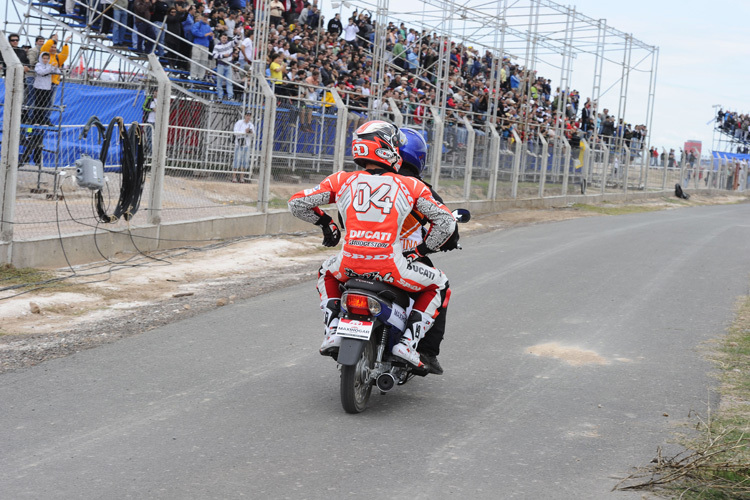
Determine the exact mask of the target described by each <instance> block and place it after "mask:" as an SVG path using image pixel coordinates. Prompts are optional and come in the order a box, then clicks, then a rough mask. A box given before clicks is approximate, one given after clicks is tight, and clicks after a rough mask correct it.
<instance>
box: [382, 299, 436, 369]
mask: <svg viewBox="0 0 750 500" xmlns="http://www.w3.org/2000/svg"><path fill="white" fill-rule="evenodd" d="M432 323H433V320H432V318H430V317H428V316H426V315H425V314H424V313H422V312H420V311H412V312H411V314H410V315H409V319H408V320H407V322H406V329H405V330H404V333H403V335H402V336H401V340H399V341H398V343H397V344H396V345H394V346H393V349H392V350H391V354H393V355H394V356H398V357H399V358H401V359H403V360H404V361H408V362H409V363H410V364H412V365H414V366H415V367H417V368H424V363H422V360H421V359H420V357H419V353H418V352H417V344H418V343H419V339H421V338H422V337H423V336H424V334H425V332H426V331H427V330H429V329H430V327H431V326H432Z"/></svg>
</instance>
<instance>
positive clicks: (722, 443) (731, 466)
mask: <svg viewBox="0 0 750 500" xmlns="http://www.w3.org/2000/svg"><path fill="white" fill-rule="evenodd" d="M736 311H737V312H736V315H735V319H734V322H733V323H732V326H731V327H730V328H729V331H728V333H727V335H725V336H724V337H722V338H721V339H719V340H718V341H717V343H716V345H715V346H713V348H712V351H711V355H710V358H711V360H712V361H713V362H714V364H715V366H716V369H717V373H716V375H717V378H718V379H719V381H720V385H719V392H720V393H721V396H722V405H721V407H720V408H712V409H711V412H710V414H709V417H708V418H706V419H700V421H699V422H698V425H697V428H698V430H699V431H700V432H699V433H698V436H697V437H695V434H693V435H692V437H691V438H689V439H688V438H683V439H682V440H681V441H682V442H681V444H682V445H683V446H684V447H685V451H684V452H683V453H681V454H680V455H678V456H677V457H673V458H669V459H665V460H663V461H661V460H660V461H659V462H658V463H657V464H656V465H653V466H650V467H648V468H646V469H643V470H640V471H639V472H638V473H636V474H634V475H633V476H631V477H630V478H628V480H627V481H628V482H630V483H631V484H630V485H625V486H623V485H622V484H621V485H620V486H619V487H620V489H647V490H650V491H652V492H654V493H656V494H658V495H660V496H664V497H668V498H680V499H686V500H698V499H701V500H703V499H712V500H729V499H750V297H742V299H740V300H739V301H738V304H737V308H736ZM633 480H635V481H636V482H635V483H632V482H633ZM638 481H643V482H641V483H638Z"/></svg>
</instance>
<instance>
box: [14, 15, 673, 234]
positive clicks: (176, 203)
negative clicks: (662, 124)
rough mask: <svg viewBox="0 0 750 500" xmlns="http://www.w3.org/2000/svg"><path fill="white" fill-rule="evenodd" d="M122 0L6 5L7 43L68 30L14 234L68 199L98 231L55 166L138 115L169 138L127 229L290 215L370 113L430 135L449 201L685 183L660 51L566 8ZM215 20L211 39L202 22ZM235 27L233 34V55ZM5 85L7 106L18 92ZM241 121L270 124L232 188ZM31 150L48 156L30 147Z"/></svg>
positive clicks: (114, 151)
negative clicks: (663, 159)
mask: <svg viewBox="0 0 750 500" xmlns="http://www.w3.org/2000/svg"><path fill="white" fill-rule="evenodd" d="M126 3H127V2H123V0H115V1H114V2H108V1H100V2H85V1H79V0H75V1H74V0H66V1H58V0H54V1H53V0H50V1H45V2H28V1H27V0H16V1H15V2H9V3H7V4H6V6H5V11H6V15H5V25H4V26H3V29H4V33H5V34H10V33H17V34H18V35H19V39H20V42H19V45H21V46H23V45H28V46H30V47H34V45H35V44H36V38H37V37H38V36H41V37H42V38H41V40H40V43H47V42H48V41H49V40H50V38H51V37H52V34H53V33H55V34H57V41H58V45H59V43H60V42H61V41H63V40H64V39H66V38H68V37H71V40H70V43H69V46H68V48H67V51H68V54H67V61H66V63H65V65H64V68H63V71H62V74H61V75H60V82H59V84H58V85H57V86H56V87H55V88H56V91H55V92H54V94H55V95H54V100H53V101H52V102H51V104H50V105H49V108H47V109H45V110H43V113H42V115H41V116H42V119H39V118H38V117H39V112H40V110H39V109H38V108H39V106H35V105H34V102H33V101H32V100H31V99H30V98H29V92H28V91H27V92H26V94H25V96H24V97H23V98H22V99H21V104H20V105H21V107H22V112H21V115H22V116H21V119H20V122H21V123H22V125H23V126H22V127H21V130H23V134H22V136H21V137H19V152H20V154H19V160H21V161H20V165H19V173H18V176H19V182H18V187H17V191H16V192H14V195H13V196H14V198H16V205H17V207H16V210H15V215H14V218H15V223H14V225H13V226H11V228H8V227H7V226H6V234H7V232H8V231H9V230H10V229H12V231H11V233H13V232H15V234H16V237H19V236H22V237H24V238H34V237H41V236H43V235H46V234H49V233H50V232H53V231H54V232H56V231H57V226H58V224H57V223H58V222H59V221H58V220H56V219H55V217H53V216H52V215H51V214H50V212H49V210H50V208H49V207H50V205H51V203H49V201H48V199H50V200H55V199H59V197H60V195H64V196H65V200H66V212H67V213H66V215H65V216H64V217H62V219H63V220H62V221H61V222H62V224H61V225H60V227H61V231H62V232H63V233H68V232H74V231H76V229H77V230H82V229H86V228H85V227H84V228H82V227H81V224H82V223H83V224H87V225H88V226H90V227H93V226H97V224H98V222H97V221H96V218H95V216H94V215H92V214H91V209H90V201H89V198H90V193H88V192H87V191H86V190H82V189H77V188H75V187H74V186H73V185H69V186H66V185H65V184H63V185H62V186H59V182H58V181H59V176H57V175H52V174H56V173H58V172H59V171H60V170H61V169H65V167H66V166H69V165H71V164H72V163H73V162H74V161H75V160H76V159H77V158H78V157H80V156H81V155H82V154H88V155H90V156H94V157H96V156H98V154H99V151H100V149H101V146H100V143H99V140H98V138H97V136H96V134H94V133H92V134H89V135H87V136H85V137H84V134H83V133H82V131H83V129H84V126H85V124H86V123H87V121H88V119H89V118H90V117H91V116H93V115H96V116H97V117H98V118H99V119H100V120H101V121H102V122H103V123H108V122H109V120H111V119H112V118H114V117H116V116H121V117H123V119H124V122H125V123H132V122H138V123H140V124H141V126H142V127H143V129H144V136H147V137H148V138H149V141H152V142H153V144H151V142H149V145H148V147H147V164H148V167H149V168H150V169H151V171H152V172H154V173H156V174H159V175H164V181H163V183H162V182H161V181H159V180H158V176H157V175H155V176H153V177H152V176H148V178H147V179H146V184H145V188H144V198H143V199H144V203H143V206H142V209H141V212H140V213H138V214H135V216H134V218H133V219H132V220H131V221H129V224H130V225H133V224H135V225H137V224H138V223H141V224H155V223H157V224H158V223H177V222H185V221H194V220H198V219H206V218H213V217H226V216H241V215H245V214H252V213H258V212H261V213H265V212H267V211H268V210H269V209H273V208H275V207H279V208H281V207H283V206H284V201H285V193H286V192H287V191H288V190H290V189H296V187H295V185H296V184H297V183H299V182H303V181H304V182H310V181H313V180H315V179H320V178H322V177H323V176H324V175H327V174H329V173H331V172H333V171H335V170H338V169H343V168H353V164H352V163H351V161H350V160H351V156H350V151H349V150H348V148H347V144H348V143H349V142H350V139H351V134H352V132H353V130H354V129H355V128H356V126H357V125H358V124H361V123H362V122H363V121H365V120H367V119H373V118H384V119H389V120H393V121H394V122H396V123H397V124H398V125H401V126H410V127H413V128H416V129H418V130H420V131H421V132H422V133H423V134H424V135H425V137H426V139H427V141H428V144H429V145H430V149H429V155H428V165H429V166H428V170H427V172H426V175H427V178H428V180H430V181H431V182H432V184H433V185H435V186H437V187H438V188H439V189H440V191H441V192H444V193H445V194H444V197H445V198H446V199H447V200H490V201H492V200H498V199H506V198H508V199H512V198H529V197H549V196H564V195H568V194H571V193H574V192H578V193H582V192H585V191H586V189H587V188H588V189H589V191H588V192H589V193H591V192H595V193H601V194H604V193H615V192H625V191H627V190H629V189H630V190H633V189H641V190H660V189H664V188H665V186H667V185H669V184H672V182H671V180H672V179H671V177H668V176H671V175H672V174H671V173H669V174H668V173H667V169H664V172H663V173H662V172H661V171H660V172H658V176H655V175H654V174H655V173H656V172H653V171H651V169H650V168H649V161H648V160H649V159H650V158H649V155H648V150H649V149H650V146H651V145H650V142H649V141H650V134H649V130H650V123H651V115H652V111H653V104H654V96H655V85H656V67H657V65H658V48H656V47H654V46H651V45H648V44H646V43H644V42H641V41H639V40H637V39H635V38H634V37H633V36H632V35H629V34H627V33H625V32H623V31H619V30H617V29H615V28H613V27H611V26H609V25H608V24H607V22H606V21H605V20H599V19H596V20H595V19H592V18H589V17H587V16H585V15H583V14H581V13H579V12H576V10H575V9H573V8H570V7H565V6H562V5H559V4H557V3H555V2H552V1H548V0H521V1H516V2H509V1H507V0H501V1H499V2H495V3H491V4H487V3H481V2H468V3H458V2H453V1H448V2H444V1H438V0H426V1H424V2H423V3H422V5H423V8H422V11H421V12H406V11H404V12H400V11H399V10H398V9H399V8H400V6H397V5H390V4H389V2H388V1H387V0H377V1H376V2H375V3H371V2H368V1H363V2H358V1H352V2H348V1H347V2H340V3H338V4H337V7H338V9H339V14H340V18H341V20H340V23H341V26H340V27H339V26H337V25H336V23H335V22H334V23H333V24H331V21H333V15H331V19H324V18H323V17H322V16H321V13H320V11H319V10H318V9H317V5H315V4H312V5H305V4H303V3H293V2H289V1H285V2H284V1H282V2H276V1H268V0H261V1H258V2H256V3H255V5H254V6H253V5H252V4H251V3H247V4H245V2H244V1H242V0H214V1H213V2H212V3H211V4H210V5H211V7H208V6H206V4H205V3H200V2H193V1H190V0H188V1H186V2H181V1H177V2H172V1H167V2H161V1H157V2H156V3H155V5H156V7H154V9H153V11H151V10H149V11H148V12H145V11H143V10H142V9H141V8H140V6H139V8H136V5H135V4H137V3H138V2H135V3H133V8H132V10H130V11H128V10H127V7H126V6H124V5H125V4H126ZM162 4H163V5H162ZM279 4H281V7H279ZM292 5H294V6H295V8H294V9H293V10H286V9H287V7H288V6H292ZM344 7H346V9H347V11H346V12H343V11H344ZM118 10H122V11H123V12H118ZM199 14H205V16H206V17H205V23H204V24H205V26H207V31H206V32H211V33H212V35H209V36H206V35H205V33H206V32H202V31H201V29H202V26H203V24H201V23H202V21H199V19H198V16H199ZM350 18H351V19H352V20H351V22H350V21H349V19H350ZM13 19H17V20H18V22H17V23H14V22H13ZM196 25H198V26H199V27H200V28H199V29H193V28H195V26H196ZM115 28H117V29H115ZM224 33H226V34H228V35H229V34H231V35H232V36H231V37H229V36H228V38H227V41H228V45H227V46H226V47H225V46H224V45H223V44H222V43H221V35H222V34H224ZM115 37H117V38H115ZM211 37H213V38H214V39H215V40H216V41H215V42H212V43H210V46H213V49H214V50H217V49H216V47H217V46H219V47H220V48H219V49H218V50H219V52H215V53H214V55H216V57H214V58H210V59H209V58H208V57H207V51H206V50H204V49H202V47H203V46H202V45H201V43H206V44H208V43H209V42H210V40H206V39H207V38H209V39H210V38H211ZM139 40H140V41H139ZM224 48H227V49H228V51H227V52H224V53H222V52H221V50H223V49H224ZM5 50H6V51H7V50H12V48H6V49H5ZM4 53H6V52H5V51H4ZM218 59H221V60H220V61H219V60H218ZM574 68H575V72H574ZM227 81H230V82H229V85H227ZM217 82H222V83H223V85H222V86H221V89H220V88H219V86H217ZM2 84H3V85H4V87H3V88H2V89H0V90H2V91H3V92H4V93H5V95H6V100H5V101H4V106H5V107H7V106H8V105H9V103H10V102H11V101H10V100H9V97H8V96H9V93H8V91H9V90H10V86H9V85H8V80H7V79H6V80H3V82H2ZM25 86H26V87H27V89H28V87H29V78H27V81H26V82H25ZM157 87H158V89H159V91H158V94H157V98H156V99H155V100H153V99H152V98H153V97H154V93H155V90H156V89H157ZM633 87H635V88H636V89H637V91H636V92H632V88H633ZM618 91H619V96H618V95H616V94H617V92H618ZM166 95H168V96H169V99H164V98H163V96H166ZM635 95H638V96H641V98H640V99H638V98H635V97H633V96H635ZM152 102H154V103H156V104H155V107H154V108H153V109H150V106H151V103H152ZM610 110H611V111H610ZM245 112H248V113H250V115H251V120H252V123H253V124H254V125H255V130H256V131H257V133H256V134H254V135H253V136H252V138H251V139H250V141H251V144H250V146H249V148H247V149H248V152H247V155H248V157H247V164H248V165H249V169H248V170H247V172H246V173H245V175H243V176H241V177H240V178H241V179H243V180H247V181H249V182H248V183H236V184H237V185H233V183H231V182H230V181H231V179H233V178H235V176H233V175H232V173H233V171H232V170H233V169H232V167H233V165H234V160H235V156H236V153H237V151H238V150H237V148H236V140H235V139H236V136H235V133H234V131H233V126H234V124H235V122H237V121H238V120H239V119H240V118H241V117H242V116H243V115H244V114H245ZM159 116H162V117H163V121H162V122H160V121H159V118H158V117H159ZM4 125H5V122H4ZM8 130H9V129H7V128H6V127H5V126H4V128H3V139H4V142H5V139H6V137H7V136H8V134H7V131H8ZM113 141H114V142H113V144H112V146H110V152H111V153H110V155H109V156H108V157H107V158H106V159H105V164H106V165H105V166H106V169H107V170H108V171H109V175H108V183H107V186H108V192H109V193H110V196H111V197H116V194H117V192H119V191H120V188H121V182H122V179H121V176H120V175H119V169H120V158H119V156H118V154H119V153H118V152H119V147H120V143H119V138H117V137H115V138H114V139H113ZM4 147H5V146H4ZM34 148H37V149H40V150H41V151H40V154H38V155H29V154H27V152H28V151H33V150H34ZM649 174H651V177H650V178H649ZM592 189H593V191H592ZM155 190H156V191H160V192H158V193H156V192H154V191H155ZM51 221H54V224H53V223H52V222H51ZM109 227H114V228H118V227H119V228H122V222H119V223H113V225H112V226H109Z"/></svg>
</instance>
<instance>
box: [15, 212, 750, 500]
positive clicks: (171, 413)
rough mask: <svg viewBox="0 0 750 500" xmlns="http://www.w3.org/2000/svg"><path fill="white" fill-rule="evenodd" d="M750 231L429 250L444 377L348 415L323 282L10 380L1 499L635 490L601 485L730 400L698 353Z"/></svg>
mask: <svg viewBox="0 0 750 500" xmlns="http://www.w3.org/2000/svg"><path fill="white" fill-rule="evenodd" d="M749 218H750V205H747V204H745V205H731V206H707V207H697V208H689V209H680V210H673V211H666V212H652V213H644V214H637V215H628V216H619V217H593V218H585V219H577V220H570V221H566V222H560V223H554V224H543V225H535V226H529V227H522V228H517V229H513V230H507V231H501V232H494V233H486V234H482V235H477V236H473V237H468V238H464V239H463V246H464V250H462V251H456V252H451V253H449V254H441V255H438V256H437V257H436V258H435V260H436V261H437V262H438V263H439V264H440V265H441V266H442V267H443V268H444V269H445V271H446V272H447V274H448V276H449V277H450V279H451V283H452V287H453V299H452V302H451V307H450V311H449V317H448V334H447V339H446V341H445V342H444V344H443V353H442V355H441V357H440V359H441V361H442V363H443V366H444V368H445V370H446V373H445V375H444V376H442V377H437V376H431V377H428V378H426V379H418V380H413V381H411V382H410V383H409V384H407V385H405V386H403V387H397V388H396V389H394V390H393V391H392V392H391V393H389V394H388V395H387V396H380V395H378V394H373V396H372V398H371V401H370V407H369V408H368V410H367V411H366V412H365V413H363V414H360V415H356V416H353V415H348V414H345V413H344V412H343V410H342V409H341V405H340V402H339V396H338V372H337V371H336V368H335V364H334V363H333V362H332V361H331V360H329V359H327V358H322V357H321V356H319V355H318V354H317V347H318V345H319V342H320V340H321V338H322V336H321V333H322V328H321V326H320V318H319V312H318V309H317V306H318V304H317V296H316V293H315V291H314V289H313V283H309V284H306V285H304V286H295V287H291V288H286V289H283V290H279V291H277V292H274V293H270V294H267V295H263V296H259V297H256V298H253V299H251V300H248V301H246V302H243V303H238V304H234V305H230V306H227V307H222V308H219V309H217V310H215V311H213V312H211V313H209V314H205V315H203V316H200V317H197V318H192V319H189V320H185V321H183V322H180V323H175V324H172V325H170V326H168V327H164V328H160V329H158V330H154V331H151V332H149V333H147V334H143V335H140V336H136V337H130V338H127V339H124V340H122V341H120V342H117V343H114V344H110V345H106V346H103V347H100V348H97V349H92V350H89V351H84V352H80V353H78V354H76V355H73V356H69V357H67V358H61V359H57V360H52V361H49V362H46V363H43V364H41V365H38V366H36V367H33V368H30V369H25V370H22V371H18V372H12V373H6V374H4V375H2V376H0V497H1V498H4V499H22V498H34V499H38V498H45V499H47V498H65V499H70V498H86V499H88V498H92V499H93V498H107V499H109V498H113V499H114V498H118V499H119V498H169V499H171V498H180V499H187V498H200V499H204V498H222V499H225V498H263V499H265V498H270V499H277V498H290V499H303V498H307V499H323V498H326V499H331V498H368V499H372V498H388V499H401V498H403V499H406V498H408V499H421V498H437V499H442V498H466V499H485V498H486V499H498V498H500V499H504V498H528V499H539V498H553V499H556V498H561V499H567V498H570V499H586V498H592V499H598V498H640V494H638V493H625V492H614V493H612V492H610V490H611V488H612V487H613V486H614V485H615V484H616V482H617V478H618V477H622V476H623V475H625V474H627V473H629V472H630V471H631V470H632V467H634V466H638V465H642V464H646V463H648V462H649V461H650V460H651V459H652V458H653V457H654V456H655V455H656V450H657V447H658V446H667V449H668V450H669V449H670V445H669V442H670V441H671V440H672V438H673V433H674V432H678V431H681V430H682V428H681V426H682V425H683V424H684V423H685V422H688V421H689V420H688V415H689V414H690V412H698V413H700V414H701V415H704V416H705V415H706V413H707V406H708V405H709V404H711V405H714V406H715V405H716V404H717V402H718V401H717V396H716V395H715V393H714V392H712V390H711V388H712V386H713V385H714V384H715V381H714V380H713V379H712V378H711V377H710V371H711V364H710V363H709V362H708V361H706V360H705V358H704V354H705V353H704V347H703V345H704V343H705V342H706V341H708V340H710V339H712V338H716V337H718V336H720V335H721V334H722V332H723V331H724V330H725V328H726V327H727V325H728V324H729V322H730V321H731V319H732V312H733V306H734V303H735V300H736V298H737V297H738V296H740V295H743V294H746V293H747V292H748V271H750V258H748V251H747V249H748V248H750V230H748V229H749V227H750V221H749ZM540 345H542V346H545V345H546V349H547V351H548V352H550V353H552V354H556V355H561V356H562V357H563V359H560V358H555V357H547V356H543V355H534V354H531V353H529V350H530V349H531V350H533V351H535V352H540V353H541V354H544V353H545V352H547V351H544V350H539V349H542V348H539V347H534V346H540ZM568 361H574V362H575V361H580V362H583V364H581V365H578V366H575V365H573V364H571V363H570V362H568Z"/></svg>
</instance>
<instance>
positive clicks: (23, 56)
mask: <svg viewBox="0 0 750 500" xmlns="http://www.w3.org/2000/svg"><path fill="white" fill-rule="evenodd" d="M20 42H21V37H20V35H18V34H17V33H11V34H10V35H8V43H10V48H12V49H13V52H15V53H16V56H18V60H19V61H21V64H23V72H24V74H25V76H28V75H29V74H30V73H31V71H32V67H31V66H30V65H29V64H30V63H29V56H28V54H27V53H26V51H25V50H24V49H22V48H21V47H19V43H20ZM3 66H5V65H4V64H3Z"/></svg>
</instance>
